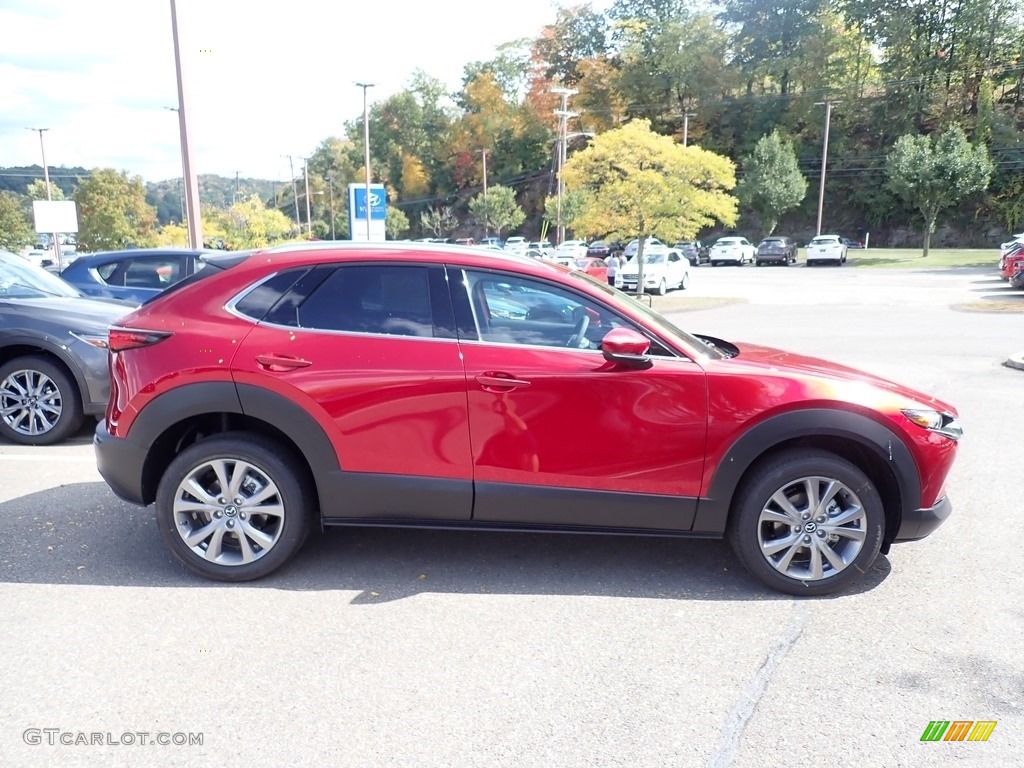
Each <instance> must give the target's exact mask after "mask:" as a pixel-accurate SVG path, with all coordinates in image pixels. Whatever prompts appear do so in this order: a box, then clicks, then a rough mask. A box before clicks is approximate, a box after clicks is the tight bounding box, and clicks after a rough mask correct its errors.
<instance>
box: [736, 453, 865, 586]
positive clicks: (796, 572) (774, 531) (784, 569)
mask: <svg viewBox="0 0 1024 768" xmlns="http://www.w3.org/2000/svg"><path fill="white" fill-rule="evenodd" d="M884 528H885V510H884V507H883V505H882V500H881V497H880V496H879V494H878V491H877V490H876V489H875V486H874V484H873V483H872V482H871V480H870V479H869V478H868V477H867V475H865V474H864V472H862V471H861V470H860V469H859V468H858V467H856V466H855V465H853V464H851V463H850V462H848V461H846V460H845V459H843V458H840V457H839V456H836V455H835V454H832V453H829V452H827V451H822V450H817V449H809V448H799V449H793V450H788V451H784V452H781V453H778V454H775V455H773V456H771V457H769V458H768V459H767V460H765V461H763V462H762V463H761V464H760V465H758V466H757V467H756V468H755V469H754V470H753V471H752V472H751V474H750V475H749V476H748V477H747V478H746V480H745V481H744V483H743V485H742V487H741V488H740V489H739V490H738V492H737V495H736V498H735V501H734V504H733V508H732V513H731V516H730V520H729V529H728V538H729V542H730V544H731V545H732V548H733V551H734V552H735V553H736V556H737V557H738V558H739V559H740V561H741V562H742V563H743V565H744V567H745V568H746V569H747V570H748V571H749V572H750V573H751V574H752V575H753V576H755V577H756V578H758V579H759V580H760V581H761V582H763V583H764V584H766V585H768V586H769V587H772V588H773V589H777V590H779V591H781V592H786V593H788V594H791V595H825V594H830V593H832V592H836V591H839V590H841V589H843V588H845V587H847V586H849V585H850V584H851V583H852V582H853V581H855V580H856V579H857V578H859V577H860V576H861V575H862V574H864V573H865V572H867V571H868V569H870V568H871V565H872V563H873V562H874V561H875V558H876V557H877V556H878V551H879V548H880V547H881V544H882V532H883V530H884Z"/></svg>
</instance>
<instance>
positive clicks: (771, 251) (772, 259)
mask: <svg viewBox="0 0 1024 768" xmlns="http://www.w3.org/2000/svg"><path fill="white" fill-rule="evenodd" d="M796 259H797V245H796V241H795V240H792V239H791V238H788V237H783V236H781V235H772V236H771V237H766V238H765V239H764V240H762V241H761V242H760V243H758V245H757V253H756V254H754V264H756V265H757V266H759V267H760V266H761V265H762V264H781V265H782V266H784V267H788V266H789V265H790V264H796Z"/></svg>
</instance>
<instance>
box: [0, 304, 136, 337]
mask: <svg viewBox="0 0 1024 768" xmlns="http://www.w3.org/2000/svg"><path fill="white" fill-rule="evenodd" d="M134 309H135V307H134V306H133V305H130V304H125V303H124V302H110V301H103V300H100V299H85V298H81V299H80V298H74V297H70V296H53V297H50V296H47V297H45V298H38V299H8V300H6V301H0V314H2V315H4V316H5V317H9V318H10V320H11V324H13V325H23V324H24V320H29V321H30V323H31V324H32V325H38V324H39V323H41V322H45V323H47V324H52V325H60V326H66V327H67V329H68V330H72V331H90V332H92V331H95V332H102V331H105V330H106V329H107V327H108V326H110V325H111V324H113V323H114V321H115V320H117V319H118V318H120V317H123V316H125V315H127V314H128V313H129V312H131V311H133V310H134Z"/></svg>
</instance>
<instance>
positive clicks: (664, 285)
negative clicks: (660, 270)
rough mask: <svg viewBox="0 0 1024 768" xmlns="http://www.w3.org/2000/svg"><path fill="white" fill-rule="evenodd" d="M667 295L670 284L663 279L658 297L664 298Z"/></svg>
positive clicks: (659, 285)
mask: <svg viewBox="0 0 1024 768" xmlns="http://www.w3.org/2000/svg"><path fill="white" fill-rule="evenodd" d="M666 293H668V282H667V281H666V280H665V278H664V277H663V278H661V282H660V283H658V295H659V296H664V295H665V294H666Z"/></svg>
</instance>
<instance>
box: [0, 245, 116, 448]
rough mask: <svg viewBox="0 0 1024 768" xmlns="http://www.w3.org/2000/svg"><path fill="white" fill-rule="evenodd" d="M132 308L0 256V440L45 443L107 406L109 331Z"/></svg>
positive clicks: (65, 434)
mask: <svg viewBox="0 0 1024 768" xmlns="http://www.w3.org/2000/svg"><path fill="white" fill-rule="evenodd" d="M133 306H135V305H126V304H125V303H123V302H117V303H113V302H110V301H107V300H103V299H90V298H87V297H86V296H85V295H84V294H82V293H81V292H80V291H79V290H78V289H76V288H73V287H71V286H70V285H68V284H67V283H66V282H64V281H63V280H61V279H60V278H59V277H56V276H55V275H52V274H50V273H49V272H47V271H46V270H43V269H40V268H39V267H37V266H35V265H34V264H31V263H29V262H28V261H26V260H25V259H23V258H22V257H20V256H16V255H15V254H13V253H10V252H9V251H0V438H3V439H7V440H10V441H12V442H15V443H21V444H23V445H50V444H52V443H57V442H60V441H61V440H64V439H65V438H67V437H70V436H71V435H73V434H74V433H75V432H77V431H78V429H79V428H80V427H81V426H82V422H83V421H84V419H85V418H86V416H99V415H101V414H102V413H103V411H104V410H105V409H106V406H107V399H108V397H109V395H110V377H109V372H108V370H107V329H108V328H109V326H110V325H111V324H112V323H113V322H114V321H115V320H117V319H118V318H119V317H121V316H122V315H124V314H126V313H128V312H130V311H131V310H132V308H133Z"/></svg>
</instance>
